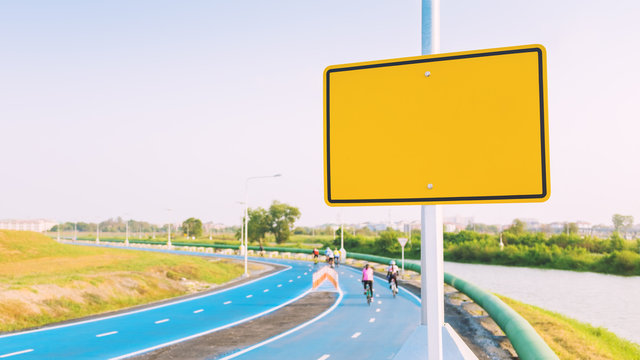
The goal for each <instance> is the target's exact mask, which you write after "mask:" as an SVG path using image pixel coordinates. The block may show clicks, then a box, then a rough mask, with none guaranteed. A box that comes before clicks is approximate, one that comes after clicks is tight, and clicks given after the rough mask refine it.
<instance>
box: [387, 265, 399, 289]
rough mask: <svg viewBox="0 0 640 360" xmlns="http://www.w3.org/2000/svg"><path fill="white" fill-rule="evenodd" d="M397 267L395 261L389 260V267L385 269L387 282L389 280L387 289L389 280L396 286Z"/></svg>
mask: <svg viewBox="0 0 640 360" xmlns="http://www.w3.org/2000/svg"><path fill="white" fill-rule="evenodd" d="M398 271H399V269H398V266H397V265H396V261H395V260H391V261H390V262H389V266H388V267H387V280H389V288H391V280H393V281H395V282H396V286H398Z"/></svg>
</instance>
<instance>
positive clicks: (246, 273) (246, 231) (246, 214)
mask: <svg viewBox="0 0 640 360" xmlns="http://www.w3.org/2000/svg"><path fill="white" fill-rule="evenodd" d="M248 201H249V179H247V181H246V182H245V186H244V247H243V249H242V250H243V251H244V274H243V275H242V276H245V277H247V276H249V271H248V265H247V263H248V261H249V259H248V257H249V255H248V251H247V250H249V247H248V246H247V244H248V240H249V227H248V226H247V218H248V217H249V210H248V205H247V202H248Z"/></svg>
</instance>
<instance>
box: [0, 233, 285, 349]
mask: <svg viewBox="0 0 640 360" xmlns="http://www.w3.org/2000/svg"><path fill="white" fill-rule="evenodd" d="M80 246H84V245H80ZM101 247H115V248H117V246H101ZM137 250H140V251H150V252H153V250H144V249H137ZM173 252H174V253H178V254H181V253H182V252H180V251H173ZM212 257H221V258H226V256H212ZM252 261H254V262H259V263H263V264H270V263H268V262H265V261H259V260H252ZM290 269H291V266H288V265H287V267H286V268H285V269H282V270H280V271H278V272H275V273H273V274H270V275H267V276H265V277H262V278H257V279H255V280H251V281H249V282H246V283H241V284H238V285H236V286H232V287H230V288H226V289H223V290H219V291H214V292H210V293H206V294H204V295H201V296H196V297H193V298H188V299H183V300H178V301H173V302H168V303H165V304H162V305H158V306H152V307H148V308H145V309H142V310H135V311H130V312H124V313H121V314H118V315H112V316H105V317H97V318H95V319H91V320H86V321H79V322H74V323H70V324H65V325H59V326H52V327H47V328H42V329H37V330H29V331H22V332H16V333H11V334H7V335H0V339H3V338H8V337H13V336H19V335H24V334H30V333H35V332H41V331H51V330H54V329H59V328H64V327H70V326H76V325H81V324H86V323H92V322H96V321H102V320H106V319H112V318H117V317H122V316H127V315H131V314H137V313H141V312H146V311H150V310H155V309H159V308H163V307H167V306H171V305H175V304H180V303H183V302H187V301H193V300H196V299H202V298H206V297H210V296H214V295H217V294H220V293H223V292H226V291H230V290H232V289H236V288H239V287H241V286H245V285H249V284H251V283H254V282H256V281H261V280H264V279H266V278H270V277H272V276H276V275H278V274H280V273H282V272H284V271H288V270H290Z"/></svg>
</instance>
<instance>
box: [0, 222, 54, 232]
mask: <svg viewBox="0 0 640 360" xmlns="http://www.w3.org/2000/svg"><path fill="white" fill-rule="evenodd" d="M56 225H58V223H57V222H56V221H53V220H47V219H36V220H15V219H8V220H0V229H2V230H20V231H35V232H45V231H49V230H51V228H52V227H54V226H56Z"/></svg>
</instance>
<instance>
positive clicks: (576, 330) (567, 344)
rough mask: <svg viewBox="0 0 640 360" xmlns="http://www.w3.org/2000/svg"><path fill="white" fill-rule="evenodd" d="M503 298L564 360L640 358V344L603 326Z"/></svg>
mask: <svg viewBox="0 0 640 360" xmlns="http://www.w3.org/2000/svg"><path fill="white" fill-rule="evenodd" d="M499 297H500V299H502V301H504V302H505V303H506V304H507V305H509V306H510V307H511V308H512V309H513V310H515V311H516V312H517V313H519V314H520V315H521V316H522V317H524V318H525V319H526V320H527V321H528V322H529V323H530V324H531V326H533V328H534V329H535V330H536V332H537V333H538V334H540V336H541V337H542V339H543V340H544V341H545V342H546V343H547V345H549V347H551V349H552V350H553V351H554V352H555V353H556V354H557V355H558V357H560V359H567V360H573V359H585V360H587V359H588V360H638V359H640V345H638V344H634V343H632V342H631V341H628V340H625V339H622V338H620V337H618V336H616V335H615V334H614V333H612V332H611V331H608V330H606V329H604V328H602V327H594V326H592V325H589V324H586V323H583V322H580V321H577V320H575V319H571V318H569V317H566V316H564V315H561V314H558V313H555V312H553V311H549V310H545V309H541V308H539V307H537V306H533V305H528V304H525V303H522V302H519V301H516V300H513V299H509V298H507V297H504V296H499Z"/></svg>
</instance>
